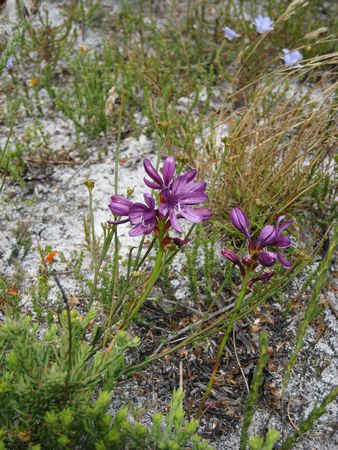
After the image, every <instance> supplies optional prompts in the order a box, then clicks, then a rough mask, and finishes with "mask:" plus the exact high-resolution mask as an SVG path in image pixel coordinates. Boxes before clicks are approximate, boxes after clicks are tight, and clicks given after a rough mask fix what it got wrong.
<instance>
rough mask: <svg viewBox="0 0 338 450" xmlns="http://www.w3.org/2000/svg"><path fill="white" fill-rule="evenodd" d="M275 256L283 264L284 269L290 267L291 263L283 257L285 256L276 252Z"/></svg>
mask: <svg viewBox="0 0 338 450" xmlns="http://www.w3.org/2000/svg"><path fill="white" fill-rule="evenodd" d="M277 257H278V259H279V262H280V263H281V264H282V266H283V267H284V268H285V269H290V268H291V266H292V263H290V262H289V261H288V260H287V259H286V258H285V256H284V255H283V254H282V253H280V252H277Z"/></svg>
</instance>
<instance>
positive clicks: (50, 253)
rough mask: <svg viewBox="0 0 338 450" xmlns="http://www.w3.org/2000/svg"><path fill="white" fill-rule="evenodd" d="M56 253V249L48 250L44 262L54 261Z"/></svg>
mask: <svg viewBox="0 0 338 450" xmlns="http://www.w3.org/2000/svg"><path fill="white" fill-rule="evenodd" d="M57 254H58V252H57V251H56V250H52V251H51V252H49V253H48V255H47V256H45V263H46V264H53V263H55V257H56V255H57Z"/></svg>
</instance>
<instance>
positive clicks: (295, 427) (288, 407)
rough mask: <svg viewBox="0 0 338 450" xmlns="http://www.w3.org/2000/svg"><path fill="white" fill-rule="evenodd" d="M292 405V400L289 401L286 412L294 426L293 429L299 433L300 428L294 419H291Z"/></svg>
mask: <svg viewBox="0 0 338 450" xmlns="http://www.w3.org/2000/svg"><path fill="white" fill-rule="evenodd" d="M290 405H291V399H290V400H289V401H288V406H287V408H286V412H287V414H288V419H289V422H290V423H291V425H292V426H293V428H294V429H295V430H298V431H299V428H298V427H297V425H296V424H295V422H294V421H293V419H292V418H291V414H290Z"/></svg>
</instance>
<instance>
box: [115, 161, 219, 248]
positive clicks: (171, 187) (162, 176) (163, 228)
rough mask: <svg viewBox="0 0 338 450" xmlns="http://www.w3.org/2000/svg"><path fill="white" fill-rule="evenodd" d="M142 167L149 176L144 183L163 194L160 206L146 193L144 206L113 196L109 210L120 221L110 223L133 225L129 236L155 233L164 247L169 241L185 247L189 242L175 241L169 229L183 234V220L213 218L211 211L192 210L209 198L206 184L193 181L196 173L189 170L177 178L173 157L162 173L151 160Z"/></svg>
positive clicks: (119, 196) (197, 220)
mask: <svg viewBox="0 0 338 450" xmlns="http://www.w3.org/2000/svg"><path fill="white" fill-rule="evenodd" d="M143 166H144V169H145V171H146V174H147V176H148V177H149V178H144V183H145V184H146V185H147V186H148V187H149V188H151V189H156V190H159V191H160V193H159V202H158V207H156V203H155V199H154V198H153V197H152V196H151V195H150V194H144V196H143V197H144V201H145V204H143V203H134V202H132V201H131V200H129V199H127V198H125V197H123V196H121V195H113V196H112V197H111V201H110V204H109V208H110V210H111V212H112V213H113V214H114V215H116V216H120V218H119V219H118V220H109V221H108V222H109V223H111V224H114V225H118V224H121V223H127V222H130V224H131V225H132V226H133V228H132V229H131V231H130V232H129V235H130V236H139V235H141V234H145V235H147V234H150V233H152V232H154V233H155V235H156V236H157V237H158V238H159V239H160V241H161V243H162V245H166V244H168V243H170V242H174V244H177V245H179V246H180V245H184V244H185V243H186V242H187V241H182V240H180V239H177V238H176V242H175V240H173V239H172V238H170V236H168V230H169V228H170V227H173V228H174V230H175V231H177V232H178V233H182V228H181V227H180V225H179V223H178V219H180V218H185V219H187V220H189V221H190V222H193V223H199V222H202V221H204V220H207V219H209V218H210V217H211V211H210V210H209V209H207V208H196V207H192V206H194V205H197V204H199V203H203V202H205V201H206V200H207V199H208V195H207V193H206V192H205V189H206V183H205V182H204V181H199V182H196V181H193V180H194V178H195V177H196V170H190V171H189V172H187V173H185V174H183V175H179V176H178V177H176V178H174V173H175V168H176V163H175V160H174V158H173V157H172V156H168V157H167V158H166V159H165V161H164V164H163V168H162V172H161V173H160V172H159V171H157V170H156V169H155V167H154V166H153V164H152V163H151V161H150V160H149V159H146V160H145V161H144V162H143Z"/></svg>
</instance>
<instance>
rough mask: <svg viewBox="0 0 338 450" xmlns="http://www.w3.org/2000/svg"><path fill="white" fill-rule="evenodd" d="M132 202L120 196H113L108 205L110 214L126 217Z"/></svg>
mask: <svg viewBox="0 0 338 450" xmlns="http://www.w3.org/2000/svg"><path fill="white" fill-rule="evenodd" d="M133 204H134V203H133V202H132V201H131V200H128V199H127V198H125V197H123V196H122V195H113V196H112V197H111V201H110V203H109V205H108V207H109V209H110V210H111V212H112V213H113V214H115V215H117V216H127V215H128V214H129V210H130V208H131V207H132V206H133Z"/></svg>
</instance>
